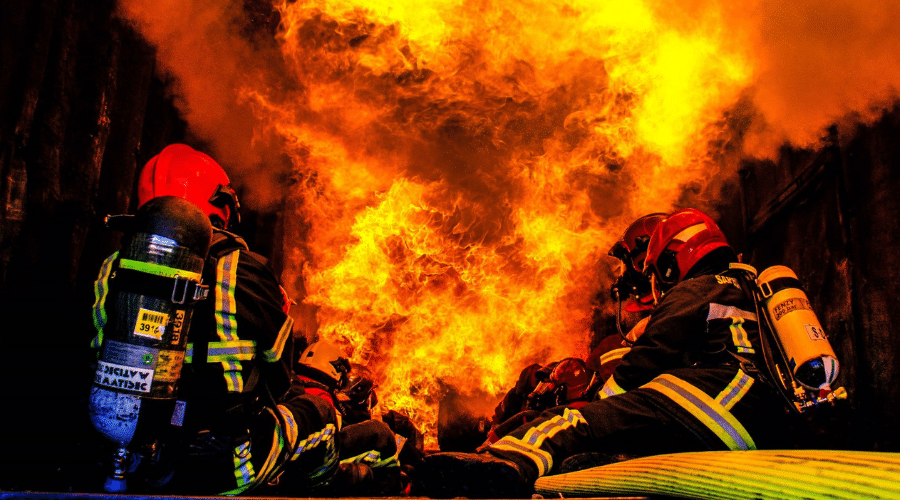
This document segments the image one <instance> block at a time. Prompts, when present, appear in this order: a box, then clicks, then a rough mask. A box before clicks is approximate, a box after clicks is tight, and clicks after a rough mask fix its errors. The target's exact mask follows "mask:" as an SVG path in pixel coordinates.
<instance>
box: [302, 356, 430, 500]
mask: <svg viewBox="0 0 900 500" xmlns="http://www.w3.org/2000/svg"><path fill="white" fill-rule="evenodd" d="M294 373H295V375H294V381H293V383H294V384H295V385H297V386H300V387H302V388H303V389H304V390H305V391H306V392H307V393H311V394H316V395H318V396H319V397H321V398H323V399H325V400H327V401H328V402H329V403H330V404H331V405H332V407H333V408H334V409H335V410H336V411H337V413H338V415H340V416H341V419H342V421H343V426H342V429H341V431H340V433H339V434H338V440H339V441H340V450H341V453H340V465H339V467H338V471H337V472H336V474H335V478H334V480H333V481H332V485H331V487H329V488H328V489H327V490H324V492H325V493H327V494H328V495H336V496H359V495H365V496H372V495H375V496H398V495H401V494H402V493H404V492H405V491H407V490H408V486H409V476H410V475H411V473H412V467H413V466H414V464H415V463H416V462H417V461H418V460H419V459H421V454H422V448H421V446H422V442H423V439H422V435H421V433H418V431H417V430H416V429H415V427H414V426H413V425H412V422H411V421H409V418H408V417H405V416H403V415H401V414H399V413H397V412H395V411H389V412H387V413H386V414H385V415H383V416H382V419H381V420H376V419H373V418H372V410H373V408H374V407H375V405H376V404H377V403H378V397H377V395H376V393H375V387H376V385H375V383H374V381H373V380H372V379H371V378H370V376H367V373H366V371H365V369H364V368H363V367H360V366H356V367H353V366H352V365H351V364H350V362H349V361H348V359H347V358H346V357H345V355H344V353H343V352H342V351H341V350H340V349H339V348H338V347H337V346H335V345H334V344H332V343H330V342H327V341H325V340H314V341H313V343H311V344H310V345H309V346H308V347H307V348H306V349H305V350H303V352H302V353H301V354H300V355H299V356H298V357H297V361H296V362H295V364H294ZM401 461H403V463H402V465H401Z"/></svg>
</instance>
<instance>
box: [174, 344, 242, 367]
mask: <svg viewBox="0 0 900 500" xmlns="http://www.w3.org/2000/svg"><path fill="white" fill-rule="evenodd" d="M255 356H256V341H253V340H229V341H225V342H210V343H209V344H207V353H206V362H207V363H220V362H222V361H231V360H235V361H240V360H245V361H246V360H251V359H253V358H254V357H255ZM193 358H194V344H193V343H192V342H188V343H187V347H186V348H185V351H184V362H185V363H191V362H193Z"/></svg>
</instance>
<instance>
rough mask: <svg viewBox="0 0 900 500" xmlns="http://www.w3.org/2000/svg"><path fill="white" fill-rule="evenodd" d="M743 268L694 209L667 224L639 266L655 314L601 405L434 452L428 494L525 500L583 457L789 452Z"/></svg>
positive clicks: (783, 410) (552, 413)
mask: <svg viewBox="0 0 900 500" xmlns="http://www.w3.org/2000/svg"><path fill="white" fill-rule="evenodd" d="M736 262H737V257H736V254H735V252H734V251H733V250H732V248H731V247H730V246H729V245H728V242H727V241H726V239H725V236H724V234H723V233H722V231H721V230H720V229H719V227H718V226H717V225H716V224H715V223H714V222H713V220H712V219H711V218H710V217H709V216H707V215H706V214H703V213H702V212H699V211H697V210H693V209H684V210H679V211H676V212H674V213H672V214H671V215H669V216H667V217H666V218H665V219H664V220H663V221H662V222H660V223H659V226H658V227H657V228H656V229H655V230H654V232H653V235H652V236H651V238H650V241H649V244H648V248H647V257H646V260H645V263H644V272H645V273H646V274H649V275H650V278H651V285H652V290H653V297H654V300H655V301H656V302H657V303H656V306H655V307H654V309H653V313H652V315H651V316H650V320H649V321H648V323H647V326H646V330H645V331H644V333H643V334H642V335H641V336H640V337H638V338H637V339H636V340H635V342H634V345H633V347H632V348H631V350H630V351H629V352H628V353H627V354H625V355H624V356H623V357H622V360H621V362H620V364H619V365H618V366H617V367H616V369H615V371H614V372H613V373H612V376H610V378H609V379H608V380H607V381H606V383H605V384H604V386H603V388H602V389H601V391H600V394H601V399H599V400H595V401H593V402H591V403H589V404H587V405H585V406H583V407H581V408H579V409H571V408H554V409H550V410H548V411H545V412H544V413H543V414H541V416H540V417H539V418H538V419H536V420H534V421H532V422H530V423H529V424H527V425H524V426H522V427H519V428H517V429H515V430H514V431H512V432H511V433H510V434H508V435H507V436H505V437H504V438H502V439H500V440H499V441H498V442H496V443H494V444H493V445H492V446H490V447H489V448H488V449H487V450H486V452H485V453H480V454H453V453H436V454H432V455H429V456H428V457H426V459H425V460H426V466H427V467H426V471H425V472H426V474H424V476H425V479H424V480H423V486H424V488H423V490H424V491H423V492H422V493H423V494H424V495H427V496H430V497H441V498H451V497H456V496H467V497H469V498H492V497H494V498H496V497H500V496H503V497H518V498H522V496H521V495H528V494H530V492H531V491H532V490H533V487H534V482H535V480H536V479H537V478H539V477H541V476H544V475H547V474H554V473H556V472H558V471H559V470H560V466H561V464H562V462H563V461H564V460H565V459H567V458H570V457H572V456H574V455H577V454H582V453H590V452H596V453H603V454H608V455H618V454H623V455H630V456H646V455H655V454H663V453H678V452H689V451H704V450H735V451H737V450H754V449H765V448H768V449H776V448H781V447H785V446H789V442H787V441H786V439H787V438H788V436H786V435H785V430H786V429H785V426H786V417H787V415H788V414H787V412H788V411H789V410H788V407H787V405H786V402H785V400H784V399H783V398H782V397H781V395H780V394H779V393H778V390H777V388H776V387H775V386H774V385H773V384H772V383H771V381H769V380H767V378H768V377H765V376H763V374H762V373H760V372H759V370H758V369H756V367H758V366H762V364H761V358H760V348H761V347H760V345H761V344H760V335H759V325H758V318H757V315H756V312H755V306H754V302H753V300H752V298H751V297H749V296H748V295H747V294H746V293H745V291H744V290H743V289H742V287H741V284H740V282H739V280H738V276H739V271H737V270H734V269H732V268H731V266H730V264H733V263H736ZM488 478H490V481H487V479H488Z"/></svg>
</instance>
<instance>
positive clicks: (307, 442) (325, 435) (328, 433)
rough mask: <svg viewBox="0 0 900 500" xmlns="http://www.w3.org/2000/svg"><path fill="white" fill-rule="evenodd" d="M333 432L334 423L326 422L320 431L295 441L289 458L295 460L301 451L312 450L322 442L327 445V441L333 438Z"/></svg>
mask: <svg viewBox="0 0 900 500" xmlns="http://www.w3.org/2000/svg"><path fill="white" fill-rule="evenodd" d="M334 433H335V429H334V424H328V425H326V426H325V428H324V429H322V430H321V431H319V432H314V433H312V434H310V435H309V436H307V438H306V439H304V440H303V441H300V442H299V443H297V446H296V447H295V448H294V453H293V454H292V455H291V460H297V458H298V457H299V456H300V455H302V454H303V453H306V452H309V451H311V450H314V449H316V448H318V447H319V446H321V445H322V444H323V443H324V444H326V445H327V443H328V442H329V441H332V440H333V438H334Z"/></svg>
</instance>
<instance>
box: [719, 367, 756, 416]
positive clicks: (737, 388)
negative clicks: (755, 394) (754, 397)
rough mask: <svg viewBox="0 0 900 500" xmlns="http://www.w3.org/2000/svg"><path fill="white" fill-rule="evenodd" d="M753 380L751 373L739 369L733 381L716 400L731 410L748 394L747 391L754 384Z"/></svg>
mask: <svg viewBox="0 0 900 500" xmlns="http://www.w3.org/2000/svg"><path fill="white" fill-rule="evenodd" d="M753 382H754V380H753V378H752V377H751V376H750V375H747V374H746V373H744V371H743V370H738V372H737V375H735V376H734V379H732V381H731V383H730V384H728V386H727V387H725V389H723V390H722V392H720V393H719V395H718V396H716V402H717V403H719V404H720V405H722V406H723V407H724V408H725V409H726V410H731V409H732V408H734V405H736V404H737V403H738V401H740V400H741V398H743V397H744V395H745V394H747V391H749V390H750V387H751V386H753Z"/></svg>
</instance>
